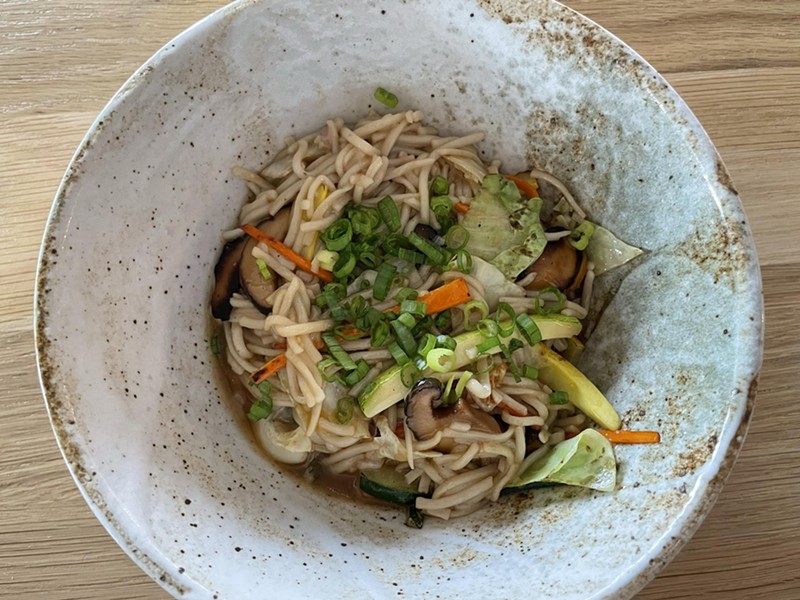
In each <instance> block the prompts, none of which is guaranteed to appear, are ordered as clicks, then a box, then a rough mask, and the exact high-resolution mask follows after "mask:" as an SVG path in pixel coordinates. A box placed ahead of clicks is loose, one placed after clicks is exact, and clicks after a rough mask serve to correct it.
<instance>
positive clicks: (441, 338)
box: [436, 335, 458, 350]
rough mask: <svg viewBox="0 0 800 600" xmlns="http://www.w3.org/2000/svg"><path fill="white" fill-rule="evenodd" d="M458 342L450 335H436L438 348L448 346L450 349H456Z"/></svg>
mask: <svg viewBox="0 0 800 600" xmlns="http://www.w3.org/2000/svg"><path fill="white" fill-rule="evenodd" d="M457 345H458V343H457V342H456V341H455V339H453V338H451V337H450V336H449V335H437V336H436V347H437V348H447V349H448V350H455V349H456V346H457Z"/></svg>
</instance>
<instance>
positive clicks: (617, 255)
mask: <svg viewBox="0 0 800 600" xmlns="http://www.w3.org/2000/svg"><path fill="white" fill-rule="evenodd" d="M643 253H644V251H643V250H640V249H639V248H636V247H634V246H631V245H630V244H626V243H625V242H623V241H622V240H621V239H619V238H618V237H617V236H615V235H614V234H613V233H611V232H610V231H609V230H608V229H606V228H605V227H601V226H600V225H597V224H594V233H592V237H591V238H590V239H589V244H588V245H587V246H586V256H587V257H588V258H589V260H590V261H592V262H593V263H594V274H595V275H602V274H603V273H605V272H606V271H610V270H611V269H616V268H617V267H621V266H622V265H624V264H625V263H626V262H629V261H631V260H633V259H634V258H636V257H637V256H639V255H640V254H643Z"/></svg>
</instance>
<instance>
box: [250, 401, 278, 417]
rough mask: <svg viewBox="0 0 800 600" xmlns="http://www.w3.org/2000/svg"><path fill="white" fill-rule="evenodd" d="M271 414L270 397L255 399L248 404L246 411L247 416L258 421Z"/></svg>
mask: <svg viewBox="0 0 800 600" xmlns="http://www.w3.org/2000/svg"><path fill="white" fill-rule="evenodd" d="M271 414H272V398H269V399H264V398H262V399H261V400H256V401H255V402H253V403H252V404H251V405H250V410H249V411H247V418H248V419H250V420H251V421H260V420H261V419H266V418H267V417H268V416H270V415H271Z"/></svg>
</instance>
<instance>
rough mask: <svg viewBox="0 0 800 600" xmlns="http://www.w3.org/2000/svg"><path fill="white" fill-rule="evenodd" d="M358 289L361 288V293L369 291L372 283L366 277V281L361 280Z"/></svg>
mask: <svg viewBox="0 0 800 600" xmlns="http://www.w3.org/2000/svg"><path fill="white" fill-rule="evenodd" d="M328 270H330V269H328ZM358 287H360V288H361V291H362V292H363V291H364V290H368V289H369V288H371V287H372V282H371V281H370V280H369V279H367V278H366V277H365V278H364V279H362V280H361V283H360V284H359V286H358Z"/></svg>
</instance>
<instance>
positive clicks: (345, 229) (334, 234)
mask: <svg viewBox="0 0 800 600" xmlns="http://www.w3.org/2000/svg"><path fill="white" fill-rule="evenodd" d="M352 239H353V225H352V223H351V222H350V220H349V219H337V220H336V221H334V222H333V223H331V224H330V225H329V226H328V228H327V229H326V230H325V231H324V232H323V233H322V241H323V242H324V243H325V247H326V248H327V249H328V250H331V251H333V252H339V251H340V250H344V249H345V248H347V245H348V244H349V243H350V242H351V240H352Z"/></svg>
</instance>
